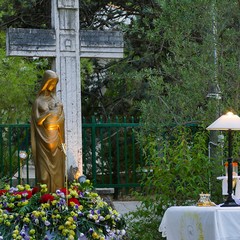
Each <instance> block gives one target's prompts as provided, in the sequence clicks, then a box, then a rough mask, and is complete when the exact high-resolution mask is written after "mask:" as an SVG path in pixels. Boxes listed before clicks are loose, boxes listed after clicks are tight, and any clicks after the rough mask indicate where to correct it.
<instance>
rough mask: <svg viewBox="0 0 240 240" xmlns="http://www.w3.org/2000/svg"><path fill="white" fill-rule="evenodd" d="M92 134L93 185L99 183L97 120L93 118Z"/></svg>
mask: <svg viewBox="0 0 240 240" xmlns="http://www.w3.org/2000/svg"><path fill="white" fill-rule="evenodd" d="M91 130H92V134H91V136H92V137H91V145H92V149H91V150H92V176H93V185H94V186H95V185H96V183H97V171H96V170H97V167H96V119H95V117H94V116H92V128H91Z"/></svg>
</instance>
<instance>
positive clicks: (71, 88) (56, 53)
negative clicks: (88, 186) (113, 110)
mask: <svg viewBox="0 0 240 240" xmlns="http://www.w3.org/2000/svg"><path fill="white" fill-rule="evenodd" d="M79 25H80V22H79V1H78V0H52V29H21V28H18V29H14V28H10V29H8V32H7V55H8V56H29V57H52V58H54V63H53V69H52V70H54V71H56V73H57V74H58V76H59V78H60V82H59V84H58V86H59V87H58V95H59V97H60V99H61V101H62V102H63V105H64V112H65V135H66V136H65V139H66V149H67V160H68V164H67V165H68V166H67V168H68V171H70V172H72V173H73V174H74V175H75V174H77V175H82V174H83V171H82V169H83V167H82V165H83V163H82V116H81V82H80V58H81V57H88V58H89V57H92V58H122V57H123V35H122V33H121V32H118V31H95V30H94V31H93V30H89V31H82V30H81V31H80V30H79Z"/></svg>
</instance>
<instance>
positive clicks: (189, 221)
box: [159, 206, 240, 240]
mask: <svg viewBox="0 0 240 240" xmlns="http://www.w3.org/2000/svg"><path fill="white" fill-rule="evenodd" d="M159 231H160V232H162V236H163V237H167V240H240V207H219V206H217V207H195V206H192V207H170V208H168V209H167V210H166V212H165V214H164V216H163V219H162V221H161V224H160V226H159Z"/></svg>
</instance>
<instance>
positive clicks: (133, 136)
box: [131, 117, 136, 182]
mask: <svg viewBox="0 0 240 240" xmlns="http://www.w3.org/2000/svg"><path fill="white" fill-rule="evenodd" d="M132 123H134V117H132ZM131 133H132V161H133V162H132V164H133V170H132V171H133V182H136V153H135V134H134V129H133V127H131Z"/></svg>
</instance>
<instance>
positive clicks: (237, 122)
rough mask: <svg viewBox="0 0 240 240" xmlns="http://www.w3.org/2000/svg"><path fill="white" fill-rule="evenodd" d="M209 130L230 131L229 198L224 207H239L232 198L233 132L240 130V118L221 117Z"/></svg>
mask: <svg viewBox="0 0 240 240" xmlns="http://www.w3.org/2000/svg"><path fill="white" fill-rule="evenodd" d="M207 130H223V131H228V197H227V200H226V201H225V203H224V204H223V205H222V207H235V206H240V205H238V204H237V203H236V202H235V201H234V199H233V198H232V191H233V186H232V177H233V176H232V174H233V169H232V131H236V130H240V117H239V116H238V115H235V114H233V113H232V112H228V113H227V114H225V115H222V116H221V117H219V118H218V119H217V120H216V121H215V122H213V123H212V124H211V125H210V126H208V127H207Z"/></svg>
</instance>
